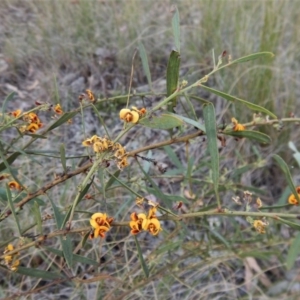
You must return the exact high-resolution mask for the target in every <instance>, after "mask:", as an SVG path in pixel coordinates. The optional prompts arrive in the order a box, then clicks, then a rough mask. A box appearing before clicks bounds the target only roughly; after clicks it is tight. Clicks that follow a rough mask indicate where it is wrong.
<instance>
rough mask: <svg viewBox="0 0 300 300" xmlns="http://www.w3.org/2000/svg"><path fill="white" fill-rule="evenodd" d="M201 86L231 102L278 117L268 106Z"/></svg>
mask: <svg viewBox="0 0 300 300" xmlns="http://www.w3.org/2000/svg"><path fill="white" fill-rule="evenodd" d="M201 88H203V89H205V90H207V91H209V92H211V93H213V94H215V95H217V96H220V97H222V98H224V99H226V100H228V101H231V102H239V103H241V104H243V105H246V106H247V107H248V108H249V109H251V110H254V111H259V112H262V113H265V114H267V115H268V116H270V117H272V118H274V119H277V117H276V115H274V114H273V113H272V112H270V111H269V110H267V109H266V108H264V107H262V106H259V105H256V104H253V103H251V102H248V101H246V100H243V99H240V98H237V97H234V96H231V95H229V94H226V93H223V92H220V91H218V90H215V89H212V88H209V87H207V86H205V85H201Z"/></svg>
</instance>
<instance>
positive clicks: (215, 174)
mask: <svg viewBox="0 0 300 300" xmlns="http://www.w3.org/2000/svg"><path fill="white" fill-rule="evenodd" d="M203 116H204V122H205V128H206V136H207V143H208V151H209V153H210V160H211V170H212V180H213V184H214V190H215V193H216V197H217V199H219V198H218V196H219V193H218V186H219V151H218V145H217V128H216V116H215V109H214V106H213V104H211V103H209V104H204V105H203Z"/></svg>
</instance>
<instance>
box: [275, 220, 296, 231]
mask: <svg viewBox="0 0 300 300" xmlns="http://www.w3.org/2000/svg"><path fill="white" fill-rule="evenodd" d="M275 220H276V221H277V222H279V223H282V224H285V225H288V226H290V227H291V228H293V229H296V230H299V231H300V224H297V223H294V222H291V221H288V220H285V219H282V218H279V217H276V218H275Z"/></svg>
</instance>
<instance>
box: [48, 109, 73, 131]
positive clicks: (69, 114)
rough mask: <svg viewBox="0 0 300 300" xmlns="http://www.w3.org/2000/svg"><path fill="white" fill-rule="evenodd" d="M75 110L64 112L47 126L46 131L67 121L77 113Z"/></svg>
mask: <svg viewBox="0 0 300 300" xmlns="http://www.w3.org/2000/svg"><path fill="white" fill-rule="evenodd" d="M77 113H78V112H77V111H72V112H67V113H64V114H63V115H62V116H61V117H60V118H59V119H58V120H56V121H55V122H54V123H53V124H52V125H51V126H50V127H49V128H47V130H46V132H49V131H51V130H53V129H55V128H56V127H59V126H60V125H62V124H64V123H66V122H68V121H69V120H70V119H72V118H73V117H74V116H76V115H77ZM46 132H45V133H46Z"/></svg>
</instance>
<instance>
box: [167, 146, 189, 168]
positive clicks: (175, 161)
mask: <svg viewBox="0 0 300 300" xmlns="http://www.w3.org/2000/svg"><path fill="white" fill-rule="evenodd" d="M163 148H164V150H165V151H166V154H167V156H168V157H169V159H170V161H171V162H172V163H173V164H174V165H175V166H176V167H177V168H178V169H179V170H181V171H182V172H183V171H184V167H183V165H182V162H181V161H180V160H179V158H178V156H177V154H176V153H175V152H174V150H173V149H172V148H171V147H170V146H169V145H167V146H164V147H163Z"/></svg>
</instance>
